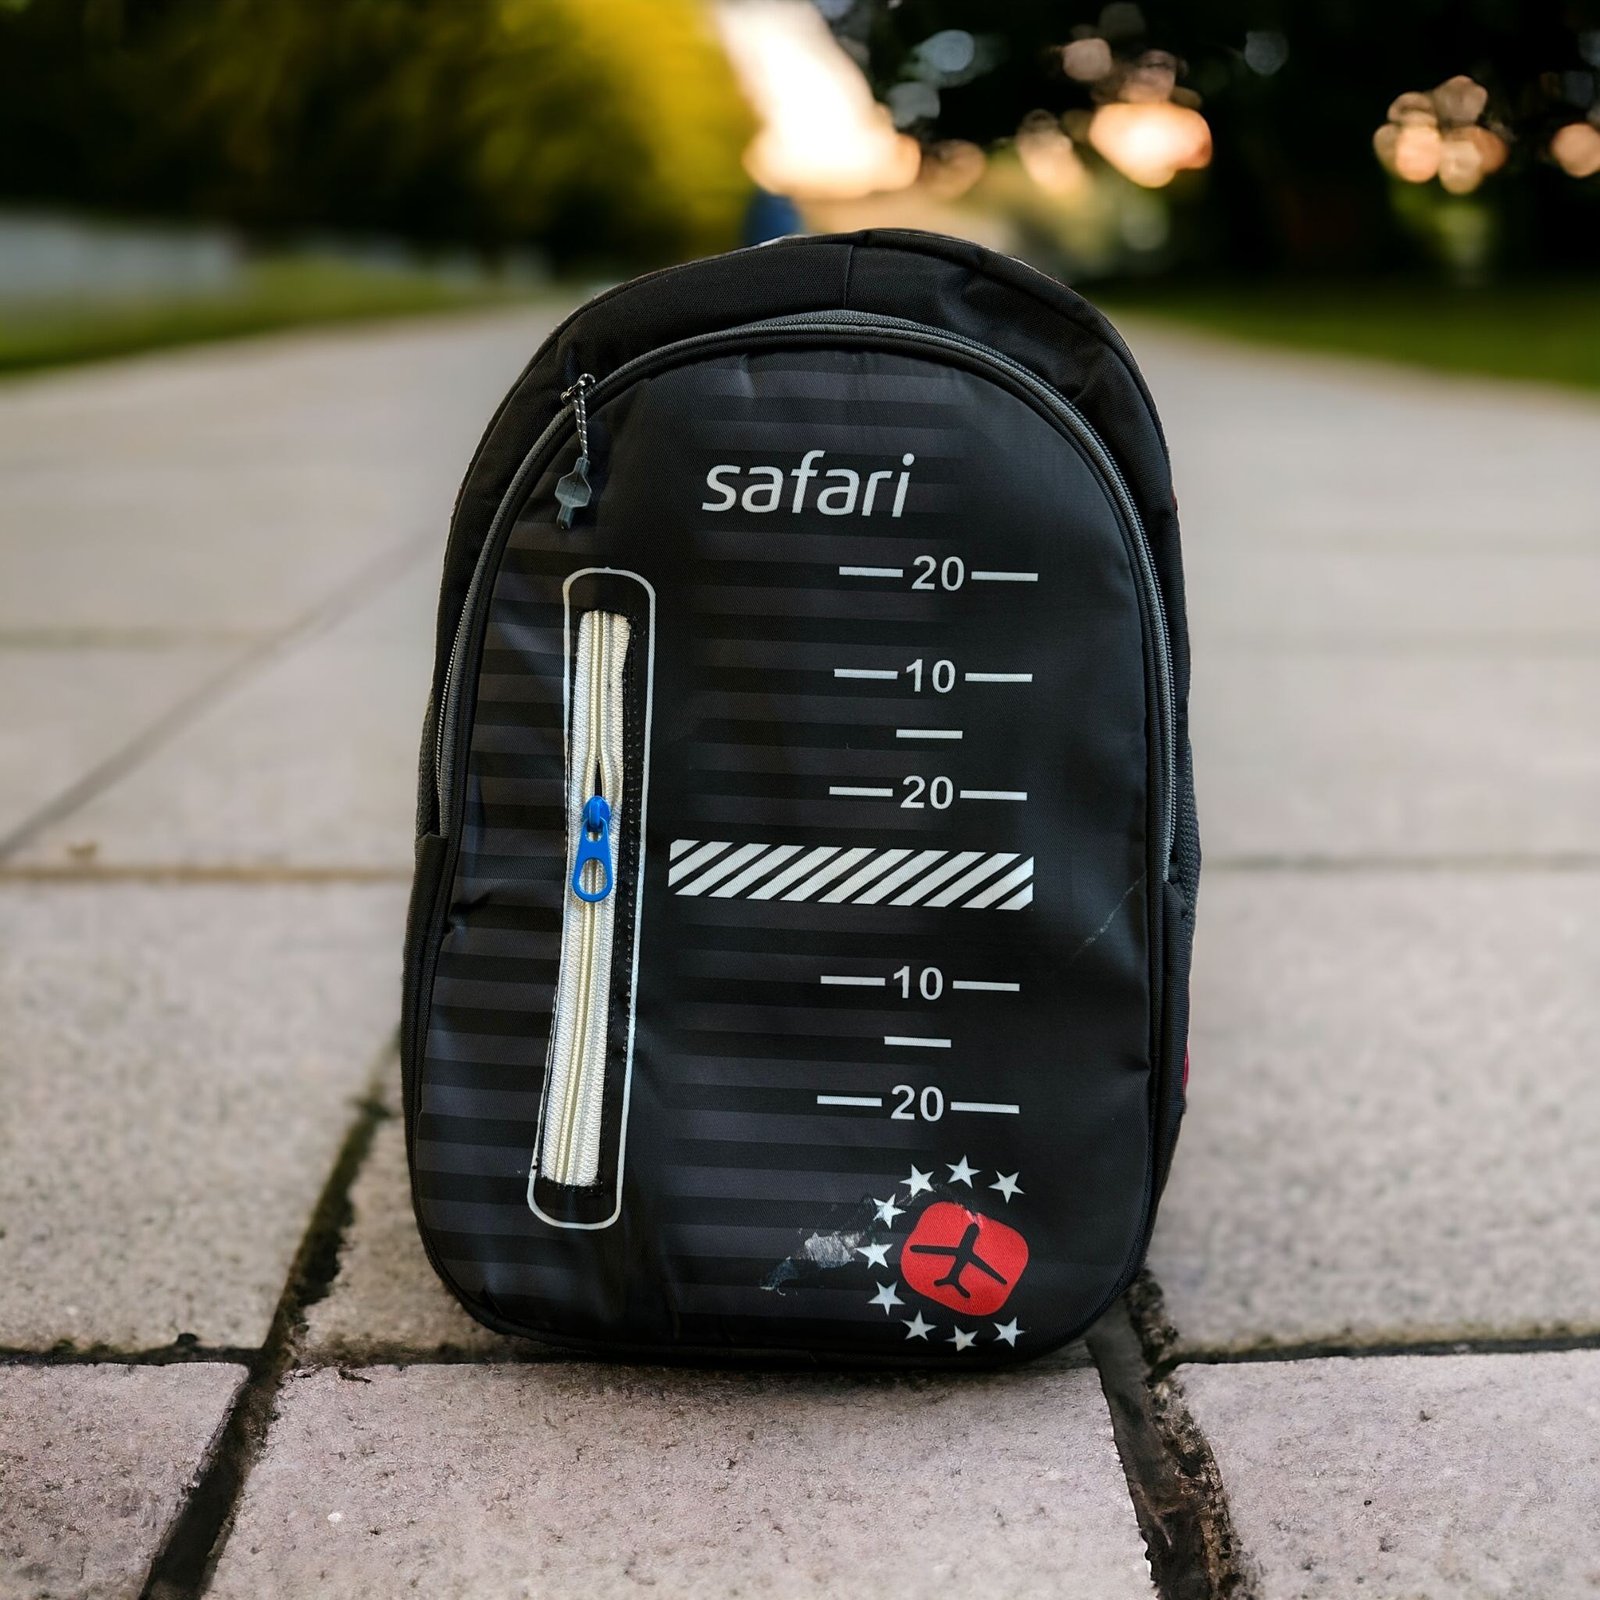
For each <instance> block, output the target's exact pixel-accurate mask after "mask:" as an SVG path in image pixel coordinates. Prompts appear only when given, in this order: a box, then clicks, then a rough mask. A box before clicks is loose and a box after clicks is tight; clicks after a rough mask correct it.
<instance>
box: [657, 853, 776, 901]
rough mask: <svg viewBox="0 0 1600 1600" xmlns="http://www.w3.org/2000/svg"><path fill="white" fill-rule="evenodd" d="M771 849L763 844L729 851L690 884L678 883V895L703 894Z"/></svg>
mask: <svg viewBox="0 0 1600 1600" xmlns="http://www.w3.org/2000/svg"><path fill="white" fill-rule="evenodd" d="M771 848H772V847H771V846H770V845H765V844H747V845H741V846H740V847H739V848H738V849H737V850H730V851H729V852H728V853H727V855H725V856H723V857H722V859H721V860H720V861H717V862H716V863H714V864H713V865H712V866H711V867H709V868H708V869H707V870H706V871H705V872H702V873H701V874H700V875H699V876H698V877H697V878H695V880H694V882H692V883H680V884H679V885H678V893H679V894H704V893H705V892H706V890H707V889H709V888H711V887H712V885H713V884H718V883H721V882H722V880H723V879H724V878H726V877H728V876H729V875H730V874H732V873H735V872H737V871H738V870H739V869H740V868H741V867H747V866H749V865H750V862H751V861H752V859H753V858H755V857H756V856H764V855H765V854H766V853H767V851H768V850H770V849H771Z"/></svg>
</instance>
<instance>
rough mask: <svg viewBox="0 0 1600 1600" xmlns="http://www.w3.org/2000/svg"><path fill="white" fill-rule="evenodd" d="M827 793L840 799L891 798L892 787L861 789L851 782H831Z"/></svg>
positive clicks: (892, 794) (892, 796)
mask: <svg viewBox="0 0 1600 1600" xmlns="http://www.w3.org/2000/svg"><path fill="white" fill-rule="evenodd" d="M828 793H829V794H831V795H834V796H836V797H837V798H839V799H840V800H893V799H894V790H893V789H861V788H858V787H856V786H855V785H853V784H848V783H832V784H829V785H828Z"/></svg>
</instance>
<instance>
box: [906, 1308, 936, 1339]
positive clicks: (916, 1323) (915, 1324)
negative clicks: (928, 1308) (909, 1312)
mask: <svg viewBox="0 0 1600 1600" xmlns="http://www.w3.org/2000/svg"><path fill="white" fill-rule="evenodd" d="M900 1320H901V1321H902V1322H905V1324H906V1327H907V1328H909V1329H910V1330H911V1331H910V1332H909V1333H908V1334H907V1335H906V1338H908V1339H926V1338H927V1337H928V1335H929V1334H930V1333H932V1332H933V1324H932V1323H931V1322H924V1321H923V1320H922V1313H921V1312H920V1311H919V1312H918V1313H917V1314H916V1316H914V1317H912V1318H911V1320H910V1321H909V1322H907V1321H906V1319H905V1318H904V1317H902V1318H901V1319H900Z"/></svg>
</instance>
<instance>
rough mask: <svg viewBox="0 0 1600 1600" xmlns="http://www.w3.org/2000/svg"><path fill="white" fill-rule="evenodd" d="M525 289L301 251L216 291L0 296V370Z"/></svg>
mask: <svg viewBox="0 0 1600 1600" xmlns="http://www.w3.org/2000/svg"><path fill="white" fill-rule="evenodd" d="M528 298H529V291H527V290H526V289H508V288H502V287H499V286H496V285H492V284H470V283H461V282H457V281H454V280H451V279H446V278H442V277H438V276H434V275H432V274H429V273H426V272H417V271H400V270H390V269H387V268H376V267H362V266H356V265H352V264H349V263H345V262H334V261H326V260H317V259H315V258H311V257H301V258H292V259H283V260H274V261H263V262H261V263H259V264H257V265H255V266H252V267H250V268H248V269H247V270H246V271H245V272H244V273H243V274H242V275H241V278H240V281H239V282H238V284H237V285H236V286H233V287H230V288H229V289H227V290H225V291H219V292H217V293H216V294H202V295H185V296H182V297H172V298H151V299H137V300H135V299H131V298H130V299H118V300H115V301H109V302H102V303H99V304H94V303H87V304H86V303H83V302H72V303H66V302H61V303H55V302H44V303H37V302H36V303H30V304H27V305H21V304H6V303H4V302H0V373H4V372H20V371H27V370H32V369H37V368H40V367H53V366H62V365H66V364H68V363H71V362H79V361H98V360H102V359H104V358H106V357H108V356H123V355H132V354H134V353H135V352H137V351H141V350H155V349H160V348H163V347H165V346H169V345H184V344H197V343H200V342H202V341H204V340H208V339H233V338H238V337H241V336H243V335H246V334H256V333H269V332H272V331H274V330H276V329H280V328H294V327H303V326H306V325H308V324H314V323H328V322H356V321H365V320H371V319H376V318H382V317H398V316H407V315H412V314H414V313H417V312H428V311H450V310H455V309H459V308H464V307H468V306H482V305H492V304H505V303H509V302H513V301H517V300H526V299H528Z"/></svg>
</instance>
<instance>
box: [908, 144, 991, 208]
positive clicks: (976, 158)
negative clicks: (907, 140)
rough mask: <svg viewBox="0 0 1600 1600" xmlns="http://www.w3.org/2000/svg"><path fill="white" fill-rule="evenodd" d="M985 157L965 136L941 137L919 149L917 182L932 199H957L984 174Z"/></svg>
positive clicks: (987, 161)
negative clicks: (920, 157)
mask: <svg viewBox="0 0 1600 1600" xmlns="http://www.w3.org/2000/svg"><path fill="white" fill-rule="evenodd" d="M988 165H989V158H988V157H987V156H986V155H984V153H983V151H982V150H980V149H979V148H978V146H977V145H975V144H973V143H972V142H971V141H970V140H968V139H941V140H940V141H939V142H938V143H937V144H931V145H929V146H927V148H926V149H924V150H923V152H922V172H921V175H920V176H919V177H918V179H917V182H918V183H919V184H920V186H921V187H922V188H923V189H924V190H925V191H926V192H927V193H928V194H930V195H932V196H933V197H934V199H936V200H957V199H959V198H960V197H961V196H962V195H964V194H965V193H966V192H967V190H968V189H970V188H971V187H972V186H973V185H974V184H975V183H976V182H977V181H978V179H979V178H981V177H982V176H983V174H984V169H985V168H986V167H987V166H988Z"/></svg>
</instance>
